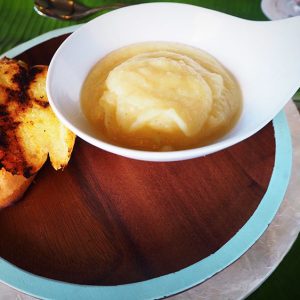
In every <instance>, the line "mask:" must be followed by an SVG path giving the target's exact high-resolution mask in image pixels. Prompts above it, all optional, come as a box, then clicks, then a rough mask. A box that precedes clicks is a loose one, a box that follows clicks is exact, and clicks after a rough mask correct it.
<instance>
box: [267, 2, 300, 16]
mask: <svg viewBox="0 0 300 300" xmlns="http://www.w3.org/2000/svg"><path fill="white" fill-rule="evenodd" d="M261 8H262V11H263V12H264V14H265V15H266V16H267V17H268V18H269V19H271V20H278V19H284V18H289V17H294V16H300V0H262V2H261Z"/></svg>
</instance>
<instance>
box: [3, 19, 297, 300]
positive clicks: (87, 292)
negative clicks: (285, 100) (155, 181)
mask: <svg viewBox="0 0 300 300" xmlns="http://www.w3.org/2000/svg"><path fill="white" fill-rule="evenodd" d="M79 26H80V25H76V26H72V27H67V28H63V29H58V30H54V31H51V32H48V33H46V34H43V35H41V36H39V37H37V38H35V39H32V40H30V41H28V42H26V43H24V44H21V45H20V46H17V47H15V48H13V49H12V50H10V51H8V52H6V53H5V54H3V56H8V57H14V56H17V55H19V54H20V53H22V52H24V51H26V50H28V49H30V48H31V47H34V46H36V45H38V44H40V43H42V42H44V41H47V40H49V39H51V38H54V37H57V36H60V35H63V34H66V33H70V32H73V31H74V30H76V29H77V28H78V27H79ZM273 126H274V132H275V144H276V152H275V163H274V169H273V173H272V177H271V180H270V183H269V186H268V189H267V191H266V193H265V195H264V197H263V199H262V200H261V202H260V204H259V206H258V207H257V209H256V211H255V212H254V214H253V215H252V216H251V218H250V219H249V220H248V221H247V222H246V224H245V225H244V226H243V227H242V228H241V229H240V230H239V231H238V232H237V233H236V235H235V236H233V237H232V238H231V239H230V240H229V241H228V242H227V243H226V244H225V245H223V246H222V247H221V248H220V249H219V250H218V251H216V252H215V253H214V254H212V255H210V256H208V257H206V258H205V259H203V260H201V261H199V262H197V263H195V264H193V265H191V266H189V267H187V268H184V269H182V270H180V271H178V272H175V273H172V274H168V275H164V276H161V277H157V278H154V279H150V280H146V281H141V282H137V283H131V284H124V285H117V286H91V285H79V284H72V283H65V282H61V281H56V280H52V279H47V278H44V277H40V276H36V275H34V274H31V273H29V272H26V271H24V270H21V269H20V268H17V267H16V266H14V265H12V264H10V263H9V262H7V261H5V260H4V259H2V258H0V281H1V282H3V283H5V284H8V285H10V286H12V287H14V288H15V289H18V290H20V291H22V292H24V293H26V294H29V295H32V296H35V297H38V298H45V299H100V298H101V299H110V300H113V299H132V300H134V299H158V298H163V297H166V296H170V295H173V294H176V293H179V292H181V291H184V290H186V289H188V288H191V287H193V286H195V285H197V284H200V283H201V282H203V281H205V280H207V279H208V278H210V277H212V276H213V275H215V274H216V273H217V272H220V271H221V270H223V269H224V268H226V267H227V266H228V265H230V264H231V263H233V262H234V261H235V260H237V259H238V258H239V257H240V256H241V255H242V254H244V253H245V252H246V251H247V250H248V249H249V248H250V247H251V246H252V245H253V244H254V243H255V242H256V241H257V240H258V239H259V237H260V236H261V235H262V234H263V232H264V231H265V230H266V229H267V227H268V225H269V224H270V223H271V221H272V219H273V218H274V216H275V214H276V212H277V210H278V208H279V206H280V204H281V202H282V201H283V199H284V194H285V192H286V189H287V186H288V183H289V178H290V174H291V167H292V142H291V136H290V131H289V127H288V124H287V120H286V117H285V114H284V112H280V113H279V114H278V115H277V116H276V117H275V118H274V120H273Z"/></svg>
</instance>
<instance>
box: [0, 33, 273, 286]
mask: <svg viewBox="0 0 300 300" xmlns="http://www.w3.org/2000/svg"><path fill="white" fill-rule="evenodd" d="M65 38H66V36H62V37H59V38H55V39H52V40H49V41H47V42H44V43H42V44H40V45H38V46H36V47H34V48H31V49H30V50H28V51H26V52H25V53H23V54H21V55H19V56H18V58H19V59H23V60H24V61H26V62H28V63H30V64H32V65H33V64H48V63H49V61H50V59H51V57H52V56H53V53H54V52H55V50H56V49H57V47H58V46H59V44H60V43H61V42H62V41H63V40H64V39H65ZM83 55H84V54H83ZM66 80H67V78H66ZM274 157H275V141H274V130H273V127H272V125H271V124H269V125H267V126H266V127H265V128H263V129H262V130H261V131H260V132H258V133H257V134H255V135H254V136H253V137H251V138H249V139H247V140H245V141H244V142H242V143H239V144H237V145H236V146H233V147H231V148H228V149H227V150H224V151H221V152H218V153H216V154H213V155H209V156H207V157H203V158H198V159H193V160H188V161H182V162H172V163H150V162H142V161H135V160H130V159H127V158H123V157H120V156H117V155H114V154H110V153H107V152H104V151H102V150H99V149H97V148H95V147H93V146H91V145H89V144H87V143H85V142H84V141H82V140H80V139H79V138H77V141H76V145H75V149H74V152H73V155H72V158H71V161H70V163H69V165H68V167H67V168H66V169H65V170H64V171H63V172H56V171H54V170H53V169H52V168H51V166H50V165H49V164H46V165H45V166H44V167H43V169H42V170H41V171H40V172H39V174H38V175H37V177H36V179H35V182H34V184H32V186H31V187H30V189H29V190H28V191H27V193H26V194H25V196H24V199H23V200H22V201H20V202H19V203H17V204H16V205H14V206H12V207H9V208H7V209H4V210H2V211H1V212H0V236H1V243H0V257H2V258H3V259H5V260H7V261H9V262H11V263H13V264H14V265H16V266H18V267H20V268H22V269H24V270H27V271H29V272H31V273H33V274H37V275H41V276H43V277H47V278H52V279H57V280H62V281H66V282H73V283H81V284H83V283H84V284H92V285H117V284H124V283H129V282H137V281H142V280H146V279H150V278H154V277H158V276H160V275H164V274H169V273H171V272H175V271H178V270H180V269H182V268H185V267H187V266H190V265H191V264H194V263H196V262H198V261H200V260H202V259H203V258H205V257H207V256H209V255H210V254H212V253H214V252H216V251H217V250H218V249H219V248H220V247H221V246H223V245H224V244H225V243H226V242H227V241H228V240H229V239H230V238H231V237H233V236H234V235H235V234H236V233H237V232H238V231H239V229H240V228H241V227H242V226H243V225H244V224H245V223H246V222H247V220H248V219H249V218H250V217H251V215H252V214H253V213H254V211H255V209H256V208H257V206H258V205H259V203H260V201H261V199H262V197H263V195H264V194H265V192H266V190H267V187H268V183H269V180H270V178H271V174H272V169H273V165H274Z"/></svg>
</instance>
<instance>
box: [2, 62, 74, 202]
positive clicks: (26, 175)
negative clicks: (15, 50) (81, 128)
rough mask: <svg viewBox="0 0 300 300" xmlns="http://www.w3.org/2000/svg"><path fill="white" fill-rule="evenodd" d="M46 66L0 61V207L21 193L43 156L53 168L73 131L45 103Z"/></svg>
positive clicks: (65, 157) (64, 160)
mask: <svg viewBox="0 0 300 300" xmlns="http://www.w3.org/2000/svg"><path fill="white" fill-rule="evenodd" d="M47 70H48V67H47V66H43V65H38V66H34V67H32V68H29V67H28V66H27V65H26V64H25V63H24V62H21V61H17V60H12V59H7V58H4V59H0V208H2V207H5V206H8V205H9V204H11V203H13V202H15V201H16V200H18V199H19V198H20V197H21V196H22V195H23V193H24V192H25V191H26V189H27V188H28V186H29V185H30V183H31V182H32V180H33V178H34V175H35V174H36V173H37V172H38V170H39V169H40V168H41V167H42V166H43V164H44V163H45V161H46V160H47V157H48V155H49V156H50V161H51V163H52V166H53V167H54V168H55V169H56V170H57V169H61V168H64V167H65V166H66V165H67V164H68V161H69V159H70V156H71V152H72V149H73V146H74V142H75V135H74V134H73V133H72V132H71V131H70V130H69V129H67V128H66V127H65V126H63V125H62V124H61V123H60V122H59V120H58V119H57V118H56V116H55V115H54V113H53V111H52V109H51V107H50V105H49V102H48V99H47V94H46V76H47Z"/></svg>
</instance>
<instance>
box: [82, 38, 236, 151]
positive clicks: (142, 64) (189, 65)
mask: <svg viewBox="0 0 300 300" xmlns="http://www.w3.org/2000/svg"><path fill="white" fill-rule="evenodd" d="M81 104H82V108H83V111H84V114H85V116H86V118H87V119H88V120H89V121H90V122H91V123H92V125H93V127H94V129H95V132H97V134H98V135H99V136H100V137H101V138H102V139H104V140H106V141H108V142H110V143H113V144H117V145H120V146H123V147H127V148H134V149H141V150H151V151H172V150H182V149H189V148H194V147H199V146H203V145H207V144H209V143H212V142H213V141H215V140H216V139H218V138H220V137H222V136H223V135H225V134H226V133H228V131H229V130H230V129H231V128H232V127H233V126H234V125H235V123H236V122H237V120H238V117H239V115H240V111H241V107H242V97H241V92H240V89H239V85H238V84H237V82H236V80H235V79H234V78H233V76H232V75H231V74H230V73H229V72H228V71H227V70H226V69H225V68H224V67H223V66H222V65H221V64H220V63H219V62H218V61H217V60H216V59H215V58H213V57H212V56H211V55H209V54H208V53H206V52H204V51H201V50H199V49H196V48H193V47H190V46H186V45H182V44H177V43H165V42H155V43H141V44H134V45H130V46H127V47H124V48H121V49H118V50H116V51H114V52H111V53H110V54H108V55H107V56H105V57H104V58H103V59H101V60H100V61H99V62H98V63H97V64H96V65H95V66H94V67H93V68H92V70H91V71H90V73H89V74H88V76H87V78H86V80H85V82H84V84H83V88H82V91H81Z"/></svg>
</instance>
